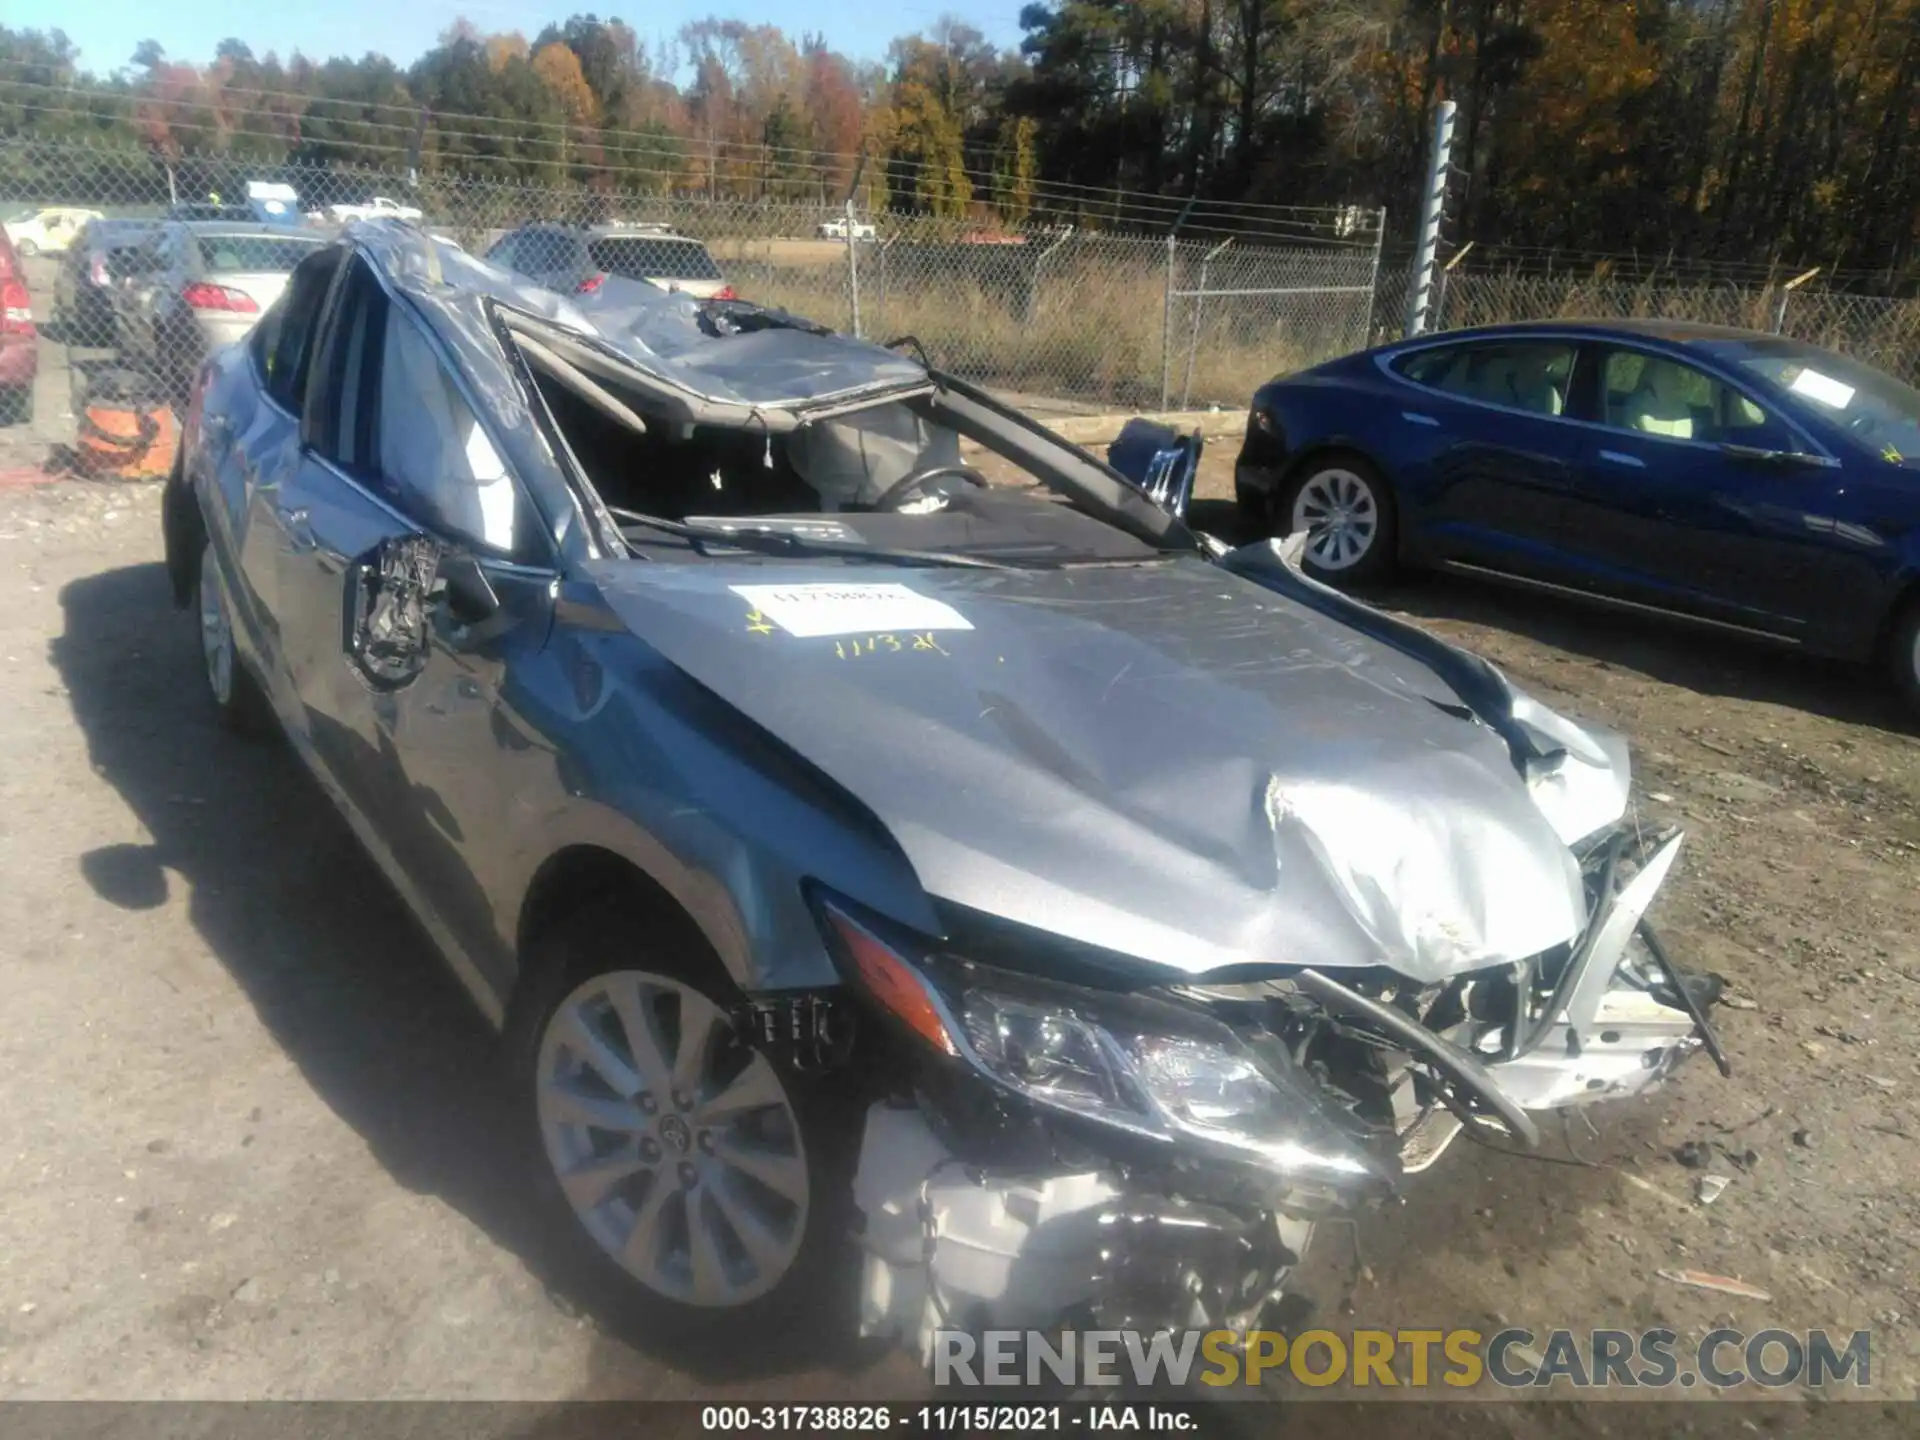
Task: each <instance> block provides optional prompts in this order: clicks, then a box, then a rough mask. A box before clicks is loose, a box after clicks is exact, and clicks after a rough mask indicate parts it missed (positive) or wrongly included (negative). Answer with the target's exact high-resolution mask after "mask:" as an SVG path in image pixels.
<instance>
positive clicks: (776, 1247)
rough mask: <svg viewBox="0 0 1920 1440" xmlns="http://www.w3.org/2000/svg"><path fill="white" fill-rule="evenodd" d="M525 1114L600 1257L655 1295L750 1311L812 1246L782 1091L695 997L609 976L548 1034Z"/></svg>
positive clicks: (760, 1060)
mask: <svg viewBox="0 0 1920 1440" xmlns="http://www.w3.org/2000/svg"><path fill="white" fill-rule="evenodd" d="M535 1085H536V1087H537V1091H536V1095H535V1101H536V1105H537V1107H538V1113H539V1119H540V1134H541V1139H542V1140H543V1141H544V1143H545V1146H546V1152H547V1160H548V1163H549V1164H551V1165H552V1166H553V1173H554V1176H555V1177H556V1178H557V1179H558V1180H559V1182H560V1188H561V1190H562V1191H563V1192H564V1193H565V1194H566V1197H567V1200H568V1202H569V1203H570V1204H571V1205H572V1206H573V1212H574V1214H575V1215H577V1216H578V1217H579V1219H580V1223H581V1224H582V1225H584V1226H585V1227H586V1230H587V1233H588V1234H589V1235H591V1236H592V1237H593V1240H594V1243H595V1244H597V1245H598V1246H599V1247H600V1248H601V1250H603V1251H604V1252H606V1254H607V1255H608V1257H609V1258H611V1259H612V1260H613V1261H614V1262H615V1263H616V1264H618V1265H619V1266H620V1267H621V1268H622V1269H624V1270H625V1271H626V1272H627V1273H628V1274H629V1275H631V1276H632V1277H633V1278H634V1279H636V1280H638V1281H639V1282H640V1283H641V1284H642V1285H645V1286H646V1287H647V1288H648V1289H649V1290H652V1291H654V1292H655V1293H657V1294H659V1295H663V1296H665V1297H667V1298H668V1299H671V1300H678V1301H681V1302H683V1303H685V1304H689V1305H699V1306H705V1307H709V1308H724V1307H729V1306H736V1305H744V1304H746V1303H747V1302H749V1301H751V1300H754V1299H757V1298H758V1297H760V1296H762V1295H764V1294H766V1293H767V1292H768V1291H769V1290H771V1289H772V1288H773V1287H774V1286H775V1285H776V1284H778V1283H779V1281H780V1279H781V1277H782V1276H784V1275H785V1274H786V1273H787V1271H788V1270H789V1269H791V1268H792V1265H793V1262H794V1258H795V1256H797V1255H798V1254H799V1251H800V1244H801V1241H802V1239H803V1238H804V1237H805V1235H806V1230H807V1199H808V1183H807V1153H806V1147H805V1145H804V1144H803V1143H802V1141H801V1138H800V1125H799V1120H798V1118H797V1117H796V1115H795V1114H794V1110H793V1104H792V1101H791V1100H790V1099H789V1098H788V1096H787V1093H786V1090H785V1088H784V1087H783V1086H782V1084H781V1083H780V1077H779V1076H778V1075H777V1074H775V1072H774V1069H773V1066H772V1065H771V1064H770V1063H769V1062H768V1060H767V1058H766V1056H764V1055H762V1054H761V1053H760V1052H759V1051H757V1050H754V1049H752V1048H750V1047H748V1046H747V1045H745V1044H743V1043H742V1042H741V1041H740V1040H739V1039H738V1038H737V1037H736V1036H735V1035H734V1032H733V1028H732V1026H731V1024H730V1023H729V1022H728V1019H727V1017H726V1015H725V1014H724V1013H723V1012H722V1011H721V1009H720V1007H719V1006H718V1005H715V1004H714V1003H713V1002H712V1001H711V1000H709V999H708V998H707V997H706V996H704V995H702V994H701V993H700V992H699V991H698V990H694V989H692V988H691V987H689V986H686V985H683V984H681V983H680V982H679V981H677V980H671V979H668V978H667V977H665V976H663V975H652V974H648V973H646V972H644V971H639V970H616V971H612V972H610V973H608V974H604V975H596V976H594V977H593V978H592V979H590V980H587V981H585V982H583V983H582V984H581V985H580V986H578V987H577V988H576V989H575V990H574V991H573V993H571V994H570V995H568V996H567V997H566V999H564V1000H562V1001H561V1002H560V1004H559V1006H558V1007H557V1008H556V1009H555V1010H554V1012H553V1014H552V1016H551V1017H550V1018H549V1019H548V1020H547V1027H546V1031H545V1033H544V1034H543V1035H542V1036H541V1040H540V1061H539V1069H538V1071H537V1073H536V1079H535Z"/></svg>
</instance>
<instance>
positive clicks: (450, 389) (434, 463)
mask: <svg viewBox="0 0 1920 1440" xmlns="http://www.w3.org/2000/svg"><path fill="white" fill-rule="evenodd" d="M383 349H384V351H385V353H384V356H383V358H382V360H381V363H380V413H381V415H382V416H383V417H386V419H385V421H384V422H383V423H382V424H381V426H380V472H381V474H382V475H383V476H384V477H385V479H386V481H387V484H388V487H389V488H390V490H391V491H392V492H393V494H394V496H395V498H396V499H397V500H398V502H399V504H400V506H401V508H402V509H404V510H406V511H407V512H408V513H409V514H411V515H413V516H414V517H415V518H416V519H418V520H420V521H421V522H422V523H423V524H425V525H426V526H428V527H429V528H431V529H433V530H436V531H438V532H440V533H442V534H445V535H450V536H454V537H457V538H458V539H461V540H464V541H466V542H467V543H469V544H471V545H474V546H476V547H478V548H480V549H483V550H487V551H491V552H493V553H495V554H500V555H511V554H513V553H514V552H515V550H516V548H517V547H516V540H517V538H518V532H519V529H520V525H521V519H522V507H521V505H520V504H519V492H518V491H517V489H516V488H515V486H514V483H513V477H512V476H511V475H510V474H509V473H508V471H507V466H506V462H505V461H504V460H502V459H501V457H500V453H499V452H498V451H497V450H496V449H495V448H494V445H493V441H492V440H491V439H490V438H489V436H488V435H487V432H486V428H485V427H484V426H483V425H481V423H480V419H479V417H478V416H477V415H476V414H475V413H474V411H473V407H472V406H471V405H469V404H468V403H467V399H466V396H465V395H463V394H462V393H461V390H460V387H459V385H458V384H456V383H455V381H454V377H453V375H452V373H451V372H449V370H448V369H447V367H446V366H445V365H444V364H442V363H441V360H440V357H439V355H438V354H437V353H436V352H435V350H434V347H433V345H432V343H431V342H430V341H429V340H428V338H427V334H426V331H425V330H424V329H422V328H421V326H420V323H419V322H418V321H417V320H415V319H414V318H413V316H411V315H409V314H407V313H406V312H405V310H403V309H402V307H400V306H398V305H392V306H389V307H388V309H387V316H386V327H385V334H384V337H383ZM396 421H397V422H398V423H394V422H396Z"/></svg>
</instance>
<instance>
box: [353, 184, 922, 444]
mask: <svg viewBox="0 0 1920 1440" xmlns="http://www.w3.org/2000/svg"><path fill="white" fill-rule="evenodd" d="M346 233H347V236H348V238H349V239H351V240H352V241H354V242H355V243H356V244H358V245H359V246H361V247H362V248H363V250H365V251H366V252H367V253H368V254H369V255H370V256H372V257H373V258H374V259H375V260H376V261H377V262H378V263H380V264H381V265H382V267H383V268H384V269H385V270H386V271H387V273H388V274H389V276H390V277H391V278H392V279H393V281H394V283H395V284H396V286H398V288H399V289H401V290H402V291H404V292H405V293H406V295H407V297H408V298H409V299H410V300H412V301H413V302H414V303H415V304H416V305H417V306H419V308H420V310H421V311H422V313H423V314H424V315H425V316H426V317H427V318H428V320H429V321H430V322H431V323H434V324H435V326H436V328H439V329H441V330H442V331H443V332H449V331H451V332H455V333H463V334H465V336H466V337H467V338H468V339H469V340H478V339H479V337H480V335H481V334H482V333H487V332H490V331H491V322H492V319H493V318H494V317H493V316H490V315H489V313H488V311H489V302H491V304H492V305H493V306H496V307H498V308H497V309H496V310H495V311H494V315H496V316H498V318H500V319H501V320H502V321H503V322H504V323H506V324H507V325H508V327H509V328H510V329H512V330H513V332H514V335H515V338H516V339H518V340H520V341H521V342H522V343H523V344H525V342H527V341H529V340H531V341H532V342H533V344H534V346H535V347H536V348H537V349H538V350H541V351H545V352H547V353H549V354H557V355H558V358H559V359H560V360H562V361H564V362H566V363H569V364H573V365H578V366H580V367H581V368H583V369H585V370H587V371H588V372H589V373H594V372H598V373H599V374H600V375H602V376H603V377H604V376H607V375H608V373H609V372H608V371H607V370H606V368H605V367H606V362H607V361H617V362H622V363H621V366H620V369H619V370H617V371H615V372H613V374H612V378H616V379H618V380H620V381H622V382H628V383H630V382H631V381H632V380H633V379H634V378H635V377H634V376H632V375H631V374H629V373H625V371H626V368H627V367H632V368H634V369H638V370H640V371H642V372H645V374H646V375H648V376H651V377H653V378H655V379H657V380H659V381H661V382H664V383H665V385H666V386H668V387H670V388H671V389H673V390H677V391H679V392H681V394H682V395H684V396H688V397H694V398H697V399H698V400H702V401H707V402H712V403H713V404H715V405H718V406H722V407H728V408H729V409H730V410H731V409H740V410H744V411H745V412H746V415H745V416H743V415H741V414H735V413H725V412H714V413H711V414H702V413H700V412H699V411H698V410H697V409H696V410H693V411H691V412H689V413H688V416H687V418H690V419H695V420H701V419H711V420H713V421H715V422H718V423H750V417H753V416H755V415H758V416H759V417H760V418H761V419H762V420H763V421H764V422H765V424H766V425H767V428H791V423H792V422H791V419H790V418H789V419H788V420H787V423H786V424H785V425H782V424H781V423H779V422H780V416H779V412H782V411H786V412H791V411H793V410H795V409H797V408H800V407H805V408H806V409H807V410H808V411H809V412H810V413H811V414H815V415H817V414H818V413H820V410H821V408H822V407H823V406H826V405H831V404H833V403H834V402H836V401H840V402H849V403H866V402H867V401H868V400H870V399H878V398H880V397H882V396H885V395H888V394H894V393H902V394H904V393H911V392H913V391H915V390H919V389H925V388H927V387H929V386H930V384H931V381H930V379H929V376H928V372H927V369H926V367H925V366H923V365H921V364H920V363H919V362H918V361H916V360H913V359H911V358H909V357H907V356H904V355H900V354H897V353H896V352H894V351H892V350H888V349H885V348H884V347H882V346H879V345H873V344H870V343H868V342H866V341H863V340H856V339H853V338H851V337H849V336H845V335H835V334H831V333H829V332H826V331H825V330H823V329H822V328H821V327H819V326H815V325H812V324H810V323H808V322H806V321H802V320H799V319H797V318H796V317H792V316H787V315H785V314H784V313H783V312H780V311H772V310H766V309H763V308H761V307H759V306H755V305H750V304H743V303H740V302H737V301H735V302H718V303H715V302H702V301H699V300H695V299H692V298H691V297H689V296H687V295H684V294H680V293H677V292H670V291H665V290H661V289H659V288H658V287H656V286H653V285H649V284H646V283H645V282H643V281H635V280H620V279H618V278H617V277H616V278H615V279H611V280H609V281H608V282H607V284H606V285H604V286H603V287H602V288H601V290H600V291H599V292H597V293H595V294H593V295H591V296H582V297H573V296H561V295H559V294H556V293H555V292H554V291H552V290H548V289H544V288H542V287H540V286H537V285H534V284H532V283H530V282H528V281H527V280H525V279H523V278H521V277H519V276H517V275H514V274H512V273H510V272H508V271H506V270H503V269H501V268H499V267H498V266H495V265H491V264H488V263H487V262H486V261H484V260H481V259H477V258H475V257H474V256H472V255H469V254H467V253H466V252H465V251H463V250H459V249H457V248H455V247H453V246H451V245H447V244H444V243H441V242H439V241H436V240H435V239H434V238H433V237H432V236H430V235H428V234H427V233H425V232H424V231H422V230H420V229H418V228H417V227H415V226H412V225H408V224H405V223H404V222H399V221H394V220H387V219H379V220H365V221H357V222H355V223H354V224H353V225H351V226H349V227H348V230H347V232H346ZM450 338H452V337H451V336H450ZM463 348H464V347H463ZM481 348H483V349H485V348H493V347H491V346H485V347H481ZM468 358H469V359H474V358H477V355H476V354H475V352H473V351H469V354H468ZM596 360H597V361H598V362H599V363H598V364H596V363H595V362H596ZM496 363H497V362H496ZM768 412H772V413H768Z"/></svg>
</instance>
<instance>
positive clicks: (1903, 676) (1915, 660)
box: [1886, 595, 1920, 716]
mask: <svg viewBox="0 0 1920 1440" xmlns="http://www.w3.org/2000/svg"><path fill="white" fill-rule="evenodd" d="M1886 661H1887V671H1888V673H1889V675H1891V677H1892V679H1893V684H1894V688H1895V689H1896V690H1898V691H1899V692H1900V698H1901V699H1902V700H1904V701H1906V702H1907V709H1908V710H1909V711H1910V712H1912V713H1913V714H1914V715H1916V716H1920V595H1916V596H1914V597H1912V598H1911V599H1909V600H1908V601H1907V603H1906V606H1905V607H1904V608H1903V609H1902V610H1901V612H1900V614H1899V616H1898V618H1896V619H1895V620H1894V622H1893V628H1892V630H1891V631H1889V632H1888V636H1887V654H1886Z"/></svg>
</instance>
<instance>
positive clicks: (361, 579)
mask: <svg viewBox="0 0 1920 1440" xmlns="http://www.w3.org/2000/svg"><path fill="white" fill-rule="evenodd" d="M440 559H441V555H440V547H439V546H438V545H437V544H435V543H434V542H433V541H432V540H431V539H429V538H428V537H427V536H425V535H395V536H389V537H388V538H387V539H385V540H382V541H381V542H380V543H379V544H378V545H376V546H375V547H374V548H373V549H371V550H369V551H368V552H367V553H366V554H364V555H361V556H359V557H358V558H357V559H355V561H354V562H353V564H352V565H351V566H350V567H349V568H348V571H347V653H348V654H349V655H350V656H351V657H352V659H353V663H354V665H355V666H356V667H357V668H358V669H359V671H360V673H361V675H363V676H364V677H365V678H366V680H367V682H368V683H369V684H370V685H372V686H373V687H374V688H375V689H379V690H397V689H399V688H400V687H401V686H403V685H406V684H409V683H410V682H412V681H413V680H414V679H415V678H417V677H418V676H419V674H420V672H421V671H422V670H424V669H425V668H426V665H427V644H428V633H427V608H428V605H429V602H430V601H431V599H432V597H433V595H434V592H435V588H436V580H437V578H438V571H439V567H440Z"/></svg>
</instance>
